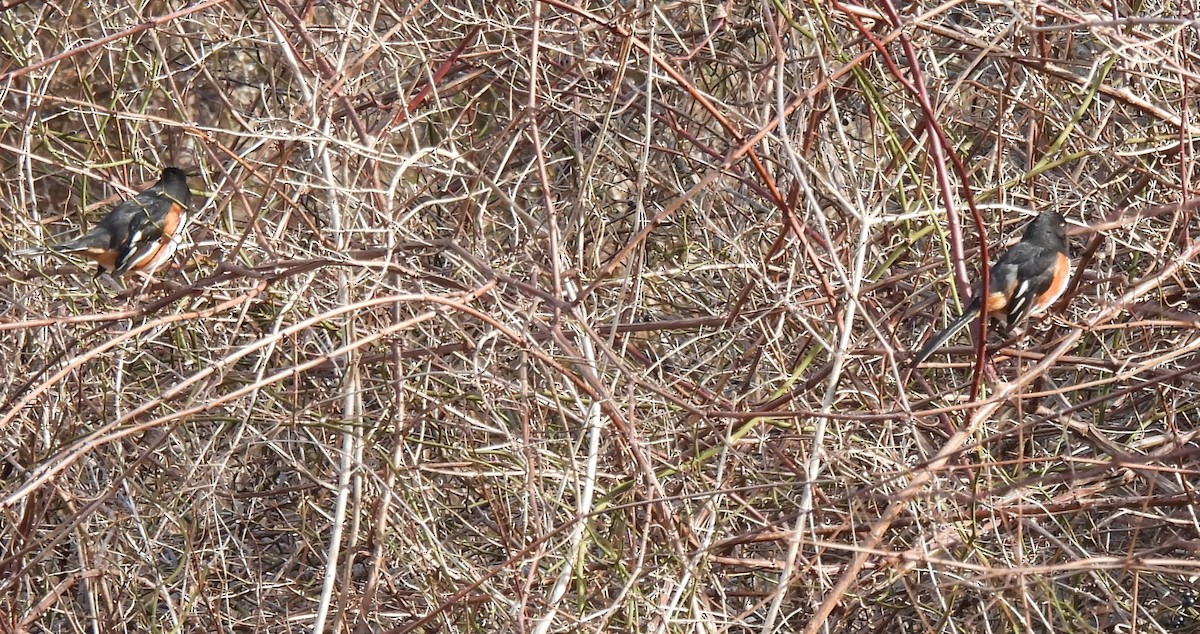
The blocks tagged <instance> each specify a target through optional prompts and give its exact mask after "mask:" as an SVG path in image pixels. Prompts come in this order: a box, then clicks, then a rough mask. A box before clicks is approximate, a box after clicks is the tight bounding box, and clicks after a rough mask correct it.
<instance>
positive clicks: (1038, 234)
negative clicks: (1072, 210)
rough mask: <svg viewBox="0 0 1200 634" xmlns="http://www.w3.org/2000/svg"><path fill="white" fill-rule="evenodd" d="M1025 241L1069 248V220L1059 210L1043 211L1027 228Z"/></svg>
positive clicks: (1057, 247) (1056, 247)
mask: <svg viewBox="0 0 1200 634" xmlns="http://www.w3.org/2000/svg"><path fill="white" fill-rule="evenodd" d="M1022 239H1023V240H1025V241H1028V242H1033V243H1036V244H1042V245H1045V246H1048V247H1053V248H1055V249H1062V250H1064V251H1065V250H1066V249H1067V221H1066V220H1065V219H1064V218H1063V217H1062V214H1060V213H1058V212H1057V211H1043V212H1042V213H1040V214H1038V217H1037V218H1034V219H1033V222H1030V223H1029V226H1028V227H1026V228H1025V236H1024V237H1023V238H1022Z"/></svg>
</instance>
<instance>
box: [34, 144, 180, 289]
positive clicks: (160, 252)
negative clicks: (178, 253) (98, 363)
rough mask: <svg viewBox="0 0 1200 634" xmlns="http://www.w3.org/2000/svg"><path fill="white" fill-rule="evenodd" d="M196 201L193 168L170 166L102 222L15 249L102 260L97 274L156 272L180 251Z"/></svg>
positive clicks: (109, 213)
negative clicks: (68, 236) (58, 240)
mask: <svg viewBox="0 0 1200 634" xmlns="http://www.w3.org/2000/svg"><path fill="white" fill-rule="evenodd" d="M191 203H192V193H191V191H189V190H188V184H187V173H186V172H184V171H183V170H181V169H179V168H178V167H168V168H166V169H164V170H163V171H162V176H161V177H160V178H159V180H158V182H157V183H155V184H154V185H153V186H152V187H150V188H149V189H147V190H146V191H143V192H142V193H140V194H138V195H137V196H134V197H133V198H131V199H129V200H127V201H125V202H123V203H121V204H119V205H117V206H116V207H114V208H113V210H112V211H110V212H108V215H107V216H104V218H102V219H101V220H100V222H99V223H97V224H96V227H95V228H94V229H92V230H91V231H89V232H88V233H86V234H84V235H83V236H81V237H79V238H76V239H74V240H69V241H67V242H63V243H62V244H55V245H50V246H44V247H34V248H31V249H22V250H20V251H13V252H12V255H15V256H22V257H24V256H30V255H41V254H43V253H72V254H78V255H82V256H85V257H87V258H90V259H92V260H95V261H96V264H97V269H96V277H100V276H101V275H103V274H105V273H108V274H110V275H112V276H113V277H120V276H121V275H124V274H126V273H129V272H131V271H142V272H144V273H145V274H146V275H152V274H153V273H154V271H155V269H157V268H158V267H160V266H162V264H163V263H164V262H166V261H167V260H169V259H170V258H171V256H172V255H174V254H175V249H176V248H177V247H178V246H179V241H180V239H181V238H182V235H181V233H180V231H181V229H182V228H183V227H184V226H186V224H187V214H188V210H189V208H190V207H191Z"/></svg>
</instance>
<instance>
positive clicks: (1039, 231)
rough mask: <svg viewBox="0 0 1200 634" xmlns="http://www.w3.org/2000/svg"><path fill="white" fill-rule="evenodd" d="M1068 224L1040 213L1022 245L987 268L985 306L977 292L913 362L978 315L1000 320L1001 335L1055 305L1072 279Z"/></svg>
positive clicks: (1055, 215) (1051, 214) (1054, 214)
mask: <svg viewBox="0 0 1200 634" xmlns="http://www.w3.org/2000/svg"><path fill="white" fill-rule="evenodd" d="M1067 248H1068V245H1067V223H1066V221H1065V220H1063V217H1062V216H1061V215H1060V214H1059V213H1058V212H1055V211H1044V212H1042V213H1041V214H1039V215H1038V217H1037V218H1034V219H1033V221H1032V222H1030V223H1029V226H1028V227H1026V228H1025V235H1023V236H1021V241H1020V242H1018V243H1016V244H1015V245H1013V247H1012V248H1011V249H1009V250H1008V251H1007V252H1005V253H1004V255H1002V256H1001V257H1000V259H999V260H998V261H997V262H996V265H995V266H993V267H992V272H991V275H990V277H989V279H988V294H987V301H986V302H984V301H981V300H980V297H979V295H980V293H979V288H978V287H976V288H975V290H974V291H973V293H972V297H971V301H970V302H969V303H968V304H967V309H966V310H965V311H963V314H962V315H961V316H959V317H958V319H955V320H954V322H953V323H951V324H950V325H949V326H947V327H946V329H945V330H943V331H941V332H939V333H937V334H936V335H934V336H933V338H932V339H930V340H929V343H927V344H925V347H924V348H921V351H920V352H918V353H917V355H916V356H915V357H913V360H912V362H911V363H912V365H914V366H915V365H917V364H918V363H921V362H922V361H924V360H925V359H927V358H929V355H931V354H933V352H934V351H935V350H937V349H938V348H940V347H941V346H942V344H944V343H946V341H947V340H949V339H950V337H953V336H954V335H955V334H956V333H957V332H958V331H960V330H962V329H963V328H964V327H965V326H966V325H967V324H969V323H971V321H972V320H973V319H975V317H977V316H979V313H980V311H983V312H985V313H986V314H988V315H992V314H1001V315H1004V316H1005V318H1006V319H1005V332H1008V331H1010V330H1012V328H1013V327H1015V326H1016V325H1017V324H1019V323H1021V322H1022V321H1024V320H1025V319H1026V318H1028V317H1030V316H1031V315H1036V314H1038V313H1040V312H1042V311H1044V310H1046V308H1048V307H1049V306H1050V305H1051V304H1053V303H1054V302H1055V301H1057V300H1058V297H1059V296H1060V295H1062V293H1063V291H1064V290H1066V288H1067V280H1068V279H1069V278H1070V277H1071V260H1070V258H1069V257H1068V255H1067Z"/></svg>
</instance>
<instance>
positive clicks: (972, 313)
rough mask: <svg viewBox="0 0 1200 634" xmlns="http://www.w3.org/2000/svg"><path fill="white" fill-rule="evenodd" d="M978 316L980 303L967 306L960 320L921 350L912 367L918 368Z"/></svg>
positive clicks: (935, 336)
mask: <svg viewBox="0 0 1200 634" xmlns="http://www.w3.org/2000/svg"><path fill="white" fill-rule="evenodd" d="M978 316H979V302H978V301H973V302H971V304H970V305H969V306H967V309H966V310H965V311H963V314H962V315H960V316H959V317H958V319H955V320H954V322H953V323H951V324H950V325H949V326H946V328H945V329H944V330H942V331H941V332H939V333H938V334H936V335H934V336H933V338H931V339H930V340H929V343H927V344H925V347H924V348H921V351H920V352H918V353H917V356H915V357H913V360H912V365H913V366H916V365H918V364H920V363H921V362H922V361H924V360H925V359H928V358H929V355H931V354H933V353H934V351H935V350H937V349H938V348H941V347H942V346H943V345H944V344H945V343H946V342H947V341H949V340H950V337H953V336H954V335H956V334H958V331H960V330H962V329H963V328H965V327H966V326H967V324H969V323H971V321H972V320H974V319H975V318H976V317H978Z"/></svg>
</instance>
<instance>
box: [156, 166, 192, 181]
mask: <svg viewBox="0 0 1200 634" xmlns="http://www.w3.org/2000/svg"><path fill="white" fill-rule="evenodd" d="M187 176H188V175H187V172H185V171H183V170H181V169H179V168H178V167H168V168H166V169H164V170H163V171H162V179H161V180H162V181H163V183H186V182H187Z"/></svg>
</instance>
